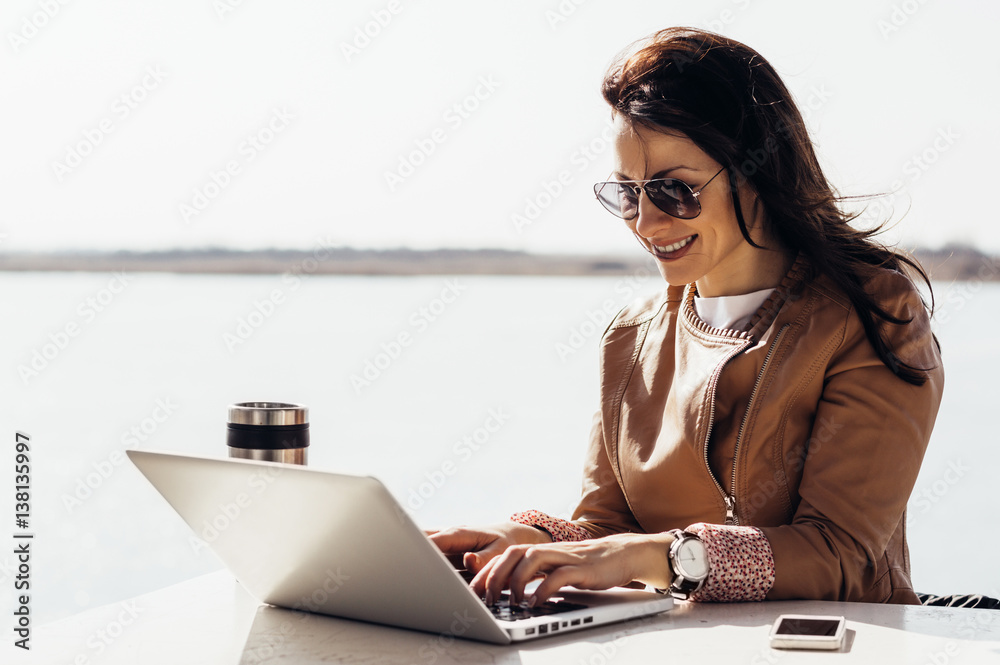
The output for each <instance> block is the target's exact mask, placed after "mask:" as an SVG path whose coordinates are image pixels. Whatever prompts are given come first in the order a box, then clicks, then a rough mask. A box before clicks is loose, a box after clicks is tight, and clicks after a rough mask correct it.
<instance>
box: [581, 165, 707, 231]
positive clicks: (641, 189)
mask: <svg viewBox="0 0 1000 665" xmlns="http://www.w3.org/2000/svg"><path fill="white" fill-rule="evenodd" d="M725 170H726V167H725V166H723V167H722V168H721V169H719V170H718V171H717V172H716V174H715V175H713V176H712V177H711V178H709V179H708V182H706V183H705V184H704V185H702V186H701V187H699V188H698V189H697V190H694V189H692V188H691V185H689V184H687V183H686V182H684V181H683V180H678V179H677V178H653V179H651V180H605V181H603V182H598V183H595V184H594V197H596V198H597V201H598V203H600V204H601V207H602V208H604V209H605V210H607V211H608V212H610V213H611V214H612V215H614V216H615V217H618V218H619V219H624V220H625V221H631V220H633V219H635V218H636V217H638V216H639V196H641V195H642V194H643V193H645V194H646V198H648V199H649V201H650V203H652V204H653V205H654V206H656V208H657V210H660V211H662V212H664V213H666V214H668V215H670V216H671V217H676V218H677V219H694V218H696V217H697V216H698V215H700V214H701V200H700V199H699V198H698V197H699V196H700V195H701V193H702V191H704V189H705V188H706V187H708V186H709V184H711V182H712V181H713V180H715V179H716V178H717V177H719V174H720V173H722V172H723V171H725ZM651 182H657V183H659V182H670V183H677V184H680V185H684V186H685V187H686V188H687V190H688V191H689V192H691V196H692V197H694V202H695V204H697V206H698V212H696V213H695V214H694V215H692V216H691V217H680V216H678V215H675V214H674V213H672V212H670V211H669V210H664V209H663V208H661V207H660V206H659V205H658V204H657V203H656V199H655V198H654V197H652V196H650V195H649V192H648V191H647V190H646V187H648V186H649V183H651ZM607 185H618V186H620V187H626V188H628V189H630V190H632V192H633V193H634V194H635V197H636V204H635V213H634V214H633V215H632V216H631V217H626V216H624V215H622V214H621V213H620V212H618V213H616V212H615V211H614V210H611V209H610V208H608V206H606V205H605V204H604V200H603V199H602V198H601V195H600V191H601V190H602V189H604V187H605V186H607ZM619 209H620V207H619Z"/></svg>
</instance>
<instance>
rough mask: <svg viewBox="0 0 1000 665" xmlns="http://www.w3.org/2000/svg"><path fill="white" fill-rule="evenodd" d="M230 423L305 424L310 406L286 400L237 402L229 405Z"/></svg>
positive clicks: (307, 420) (307, 421)
mask: <svg viewBox="0 0 1000 665" xmlns="http://www.w3.org/2000/svg"><path fill="white" fill-rule="evenodd" d="M228 422H229V424H230V425H276V426H287V425H305V424H308V423H309V407H307V406H305V405H303V404H288V403H286V402H237V403H236V404H233V405H231V406H230V407H229V421H228Z"/></svg>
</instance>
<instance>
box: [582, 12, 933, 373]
mask: <svg viewBox="0 0 1000 665" xmlns="http://www.w3.org/2000/svg"><path fill="white" fill-rule="evenodd" d="M601 93H602V94H603V95H604V99H605V100H606V101H607V102H608V104H610V105H611V108H612V109H613V110H614V113H617V114H621V115H622V116H624V117H625V119H626V120H627V121H628V122H630V123H633V124H636V125H640V126H642V127H645V128H648V129H652V130H657V131H664V130H668V131H680V132H683V133H684V134H686V135H687V136H688V138H690V139H691V140H692V141H694V143H695V144H696V145H697V146H698V147H699V148H701V149H702V150H703V151H704V152H705V153H707V154H708V155H709V156H710V157H712V159H714V160H715V161H717V162H718V163H719V164H722V165H723V166H724V167H725V169H726V171H727V173H728V174H729V182H730V186H731V187H730V188H731V191H732V200H733V206H734V208H735V212H736V220H737V223H738V224H739V228H740V232H741V233H742V234H743V238H744V239H745V240H746V241H747V242H748V243H750V244H751V245H753V246H754V247H760V245H757V244H756V243H755V242H754V241H753V240H752V239H751V238H750V234H749V232H748V231H747V226H746V222H745V221H744V218H743V210H742V208H741V206H740V200H739V196H738V191H739V186H740V184H742V183H746V184H747V185H749V187H750V188H751V189H752V190H753V191H754V192H755V193H756V194H757V197H758V199H759V201H760V203H761V204H762V206H763V209H764V213H765V214H764V219H765V223H766V224H768V225H769V228H770V230H771V232H772V233H773V234H774V237H776V238H777V239H778V240H779V241H780V242H782V243H783V244H784V245H785V246H786V247H788V248H790V249H793V250H797V251H799V252H801V253H802V255H803V256H804V257H805V258H806V259H807V260H808V263H809V264H810V266H811V270H812V271H813V274H820V273H822V274H825V275H827V276H829V277H830V279H832V280H833V281H834V282H835V283H836V285H837V286H838V287H840V289H842V290H843V291H844V293H846V294H847V296H848V298H849V299H850V301H851V303H852V305H853V306H854V308H855V310H856V311H857V313H858V316H859V318H860V319H861V323H862V325H863V326H864V330H865V334H866V335H867V337H868V339H869V340H870V341H871V343H872V346H874V347H875V351H876V353H878V356H879V358H880V359H881V360H882V362H884V363H885V365H886V366H887V367H889V369H891V370H892V371H893V372H894V373H895V374H896V375H897V376H899V377H900V378H901V379H903V380H905V381H907V382H909V383H912V384H915V385H922V384H923V383H924V381H926V379H927V376H926V371H927V369H926V368H918V367H914V366H912V365H909V364H907V363H905V362H903V361H902V360H901V359H900V358H899V357H898V356H896V355H895V354H894V353H893V350H892V349H891V348H890V346H889V344H888V343H887V342H886V340H885V338H884V336H883V334H882V330H881V328H882V324H884V323H890V324H896V325H905V324H907V323H909V322H910V321H911V320H912V319H900V318H897V317H895V316H893V315H892V314H890V313H889V312H887V311H886V310H885V309H883V308H882V307H881V306H880V305H879V304H878V303H877V302H875V299H874V298H873V297H872V296H871V295H870V294H869V293H868V292H867V291H866V290H865V288H864V285H865V282H866V281H867V280H868V279H869V278H870V277H871V276H873V275H874V273H875V272H876V271H877V270H878V269H879V268H889V269H892V270H896V271H899V272H901V273H904V274H907V275H908V276H910V278H911V280H912V278H913V277H914V276H919V277H920V278H921V279H922V280H923V281H924V282H925V283H926V284H927V288H928V290H929V292H930V294H931V306H930V307H928V306H927V303H926V302H925V301H923V300H922V302H923V305H924V307H925V308H926V309H928V311H929V312H932V311H933V290H932V289H931V283H930V279H929V278H928V277H927V273H926V272H924V270H923V268H921V266H920V265H919V263H918V262H917V261H916V260H915V259H913V258H910V257H908V256H906V255H904V254H902V253H900V252H898V251H895V250H894V249H890V248H888V247H886V246H885V245H882V244H881V243H879V242H877V241H876V240H874V239H873V236H875V235H877V234H878V233H879V232H881V231H882V230H883V228H884V226H885V223H884V222H883V223H882V224H879V225H878V226H876V227H874V228H871V229H864V230H861V229H855V228H854V227H852V226H851V221H853V220H854V219H856V218H857V217H858V215H857V214H854V215H851V214H847V213H846V212H844V211H843V210H842V208H841V205H840V204H841V202H842V201H845V200H848V199H857V198H865V197H841V196H838V195H837V194H836V193H835V191H834V189H833V187H832V186H831V185H830V183H829V182H828V181H827V179H826V176H825V175H824V174H823V170H822V168H820V165H819V161H818V160H817V159H816V154H815V151H814V150H813V144H812V141H811V140H810V139H809V135H808V132H807V131H806V127H805V123H804V122H803V120H802V115H801V114H800V113H799V110H798V108H797V107H796V105H795V102H794V101H793V99H792V95H791V94H790V93H789V92H788V89H787V88H786V87H785V84H784V83H783V82H782V81H781V79H780V78H779V77H778V74H777V73H776V72H775V70H774V68H773V67H772V66H771V65H770V64H769V63H768V62H767V60H765V59H764V58H762V57H761V56H760V54H758V53H757V52H756V51H754V50H753V49H751V48H749V47H748V46H745V45H744V44H741V43H740V42H737V41H735V40H732V39H729V38H727V37H724V36H722V35H718V34H716V33H713V32H708V31H705V30H698V29H695V28H686V27H676V28H667V29H666V30H661V31H659V32H657V33H655V34H653V35H652V36H651V37H649V38H647V39H645V40H641V41H640V42H637V43H635V44H633V45H632V46H630V47H628V48H626V49H625V51H623V52H622V53H620V54H619V55H618V57H617V58H616V59H615V61H614V62H613V63H612V65H611V67H610V68H609V69H608V72H607V74H606V75H605V77H604V81H603V84H602V86H601ZM936 342H937V340H936V339H935V343H936Z"/></svg>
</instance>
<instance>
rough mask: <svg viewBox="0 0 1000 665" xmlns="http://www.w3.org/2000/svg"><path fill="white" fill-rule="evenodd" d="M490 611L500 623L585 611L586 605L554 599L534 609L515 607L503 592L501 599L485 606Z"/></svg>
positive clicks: (524, 606)
mask: <svg viewBox="0 0 1000 665" xmlns="http://www.w3.org/2000/svg"><path fill="white" fill-rule="evenodd" d="M487 607H488V608H490V611H491V612H493V616H495V617H496V618H497V619H500V620H501V621H517V620H519V619H530V618H532V617H541V616H549V615H552V614H561V613H563V612H572V611H573V610H582V609H586V607H587V606H586V605H581V604H579V603H571V602H569V601H567V600H563V599H561V598H555V599H551V600H547V601H545V602H544V603H542V604H541V605H536V606H535V607H527V606H526V605H525V604H523V603H522V604H521V605H517V604H511V602H510V596H509V595H507V592H506V591H505V592H504V596H503V598H501V599H500V600H498V601H497V602H495V603H493V604H492V605H487Z"/></svg>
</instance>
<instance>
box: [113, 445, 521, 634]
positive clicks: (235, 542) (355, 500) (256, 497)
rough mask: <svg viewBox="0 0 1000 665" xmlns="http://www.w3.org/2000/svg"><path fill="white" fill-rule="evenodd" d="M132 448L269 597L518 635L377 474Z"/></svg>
mask: <svg viewBox="0 0 1000 665" xmlns="http://www.w3.org/2000/svg"><path fill="white" fill-rule="evenodd" d="M126 453H127V454H128V456H129V458H130V459H131V460H132V462H133V463H134V464H135V465H136V467H138V468H139V470H140V471H141V472H142V473H143V474H144V475H145V476H146V478H148V479H149V481H150V482H151V483H152V484H153V486H154V487H156V489H157V490H159V492H160V493H161V494H162V495H163V496H164V498H165V499H166V500H167V501H168V502H169V503H170V505H171V506H172V507H173V508H174V509H175V510H176V511H177V512H178V514H180V516H181V517H182V518H183V519H184V521H185V522H187V524H188V526H190V527H191V528H192V529H193V530H194V532H195V533H196V534H197V535H198V536H199V537H200V538H202V539H203V540H204V541H205V542H206V543H208V545H209V546H210V547H211V548H212V550H213V551H214V552H215V553H216V554H217V555H218V556H219V558H220V559H222V561H223V563H225V565H226V566H227V567H228V568H229V570H230V571H231V572H232V573H233V574H234V575H235V576H236V578H237V579H238V580H239V581H240V583H242V584H243V586H244V587H246V589H247V590H248V591H249V592H250V593H251V594H253V595H254V596H255V597H256V598H258V599H260V600H261V601H263V602H266V603H270V604H272V605H278V606H281V607H288V608H292V609H301V610H307V611H310V612H319V613H323V614H329V615H333V616H339V617H346V618H350V619H360V620H363V621H372V622H376V623H383V624H388V625H393V626H402V627H406V628H414V629H417V630H425V631H431V632H435V633H452V634H456V635H461V636H462V637H466V638H471V639H477V640H483V641H487V642H494V643H499V644H503V643H507V642H509V641H510V637H509V636H508V635H507V633H506V632H505V631H504V630H503V629H501V628H500V626H499V625H498V624H497V622H496V621H494V619H493V617H492V615H491V613H490V611H489V610H488V609H487V608H486V606H485V605H483V604H482V603H481V602H480V601H479V599H478V598H477V597H476V596H475V594H474V593H473V591H472V590H471V589H470V588H469V586H468V585H467V584H466V582H465V581H464V580H463V579H462V578H461V577H460V576H459V574H458V572H457V571H456V570H455V569H454V568H453V567H452V566H451V564H450V563H448V560H447V559H446V558H445V557H444V555H443V554H442V553H441V552H440V551H439V550H438V549H437V548H436V547H434V545H433V544H432V543H431V542H430V541H429V540H428V539H427V537H426V536H425V535H424V533H423V532H422V531H421V530H420V529H419V528H418V527H417V526H416V525H415V524H414V523H413V521H412V520H411V519H410V518H409V516H408V515H407V514H406V513H405V512H404V511H403V510H402V509H401V508H400V507H399V504H398V503H397V502H396V501H395V499H393V497H392V496H391V494H390V493H389V491H388V490H387V489H386V488H385V486H384V485H382V483H381V482H379V481H378V480H377V479H375V478H370V477H362V476H350V475H342V474H337V473H332V472H328V471H320V470H314V469H309V468H306V467H300V466H294V465H286V464H278V463H272V462H261V461H251V460H241V459H214V458H205V457H193V456H189V455H178V454H173V453H164V452H153V451H139V450H128V451H126Z"/></svg>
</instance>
